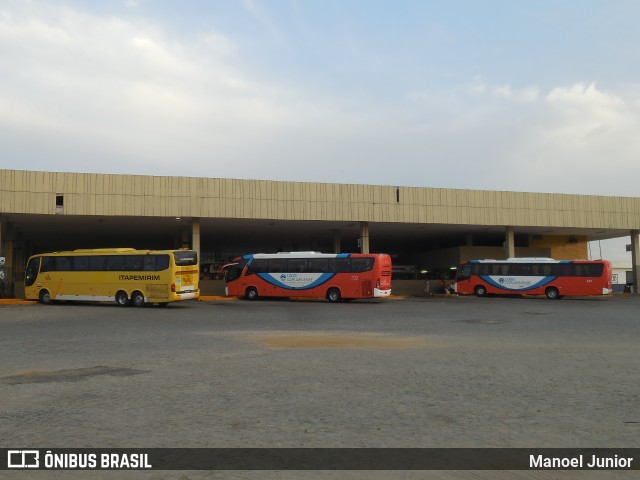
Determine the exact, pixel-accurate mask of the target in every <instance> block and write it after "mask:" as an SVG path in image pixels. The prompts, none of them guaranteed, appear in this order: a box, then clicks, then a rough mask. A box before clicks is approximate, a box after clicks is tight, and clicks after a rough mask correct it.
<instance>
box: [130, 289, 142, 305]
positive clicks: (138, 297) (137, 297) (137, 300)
mask: <svg viewBox="0 0 640 480" xmlns="http://www.w3.org/2000/svg"><path fill="white" fill-rule="evenodd" d="M131 304H132V305H133V306H134V307H144V295H143V294H142V293H141V292H133V293H132V294H131Z"/></svg>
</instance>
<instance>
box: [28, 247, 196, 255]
mask: <svg viewBox="0 0 640 480" xmlns="http://www.w3.org/2000/svg"><path fill="white" fill-rule="evenodd" d="M189 250H190V249H188V248H175V249H171V250H147V249H145V250H136V249H135V248H78V249H76V250H65V251H60V252H43V253H37V254H34V255H33V256H34V257H35V256H38V255H80V254H87V253H89V254H91V253H94V254H96V255H104V254H110V253H119V254H138V255H148V254H151V253H172V252H179V251H189Z"/></svg>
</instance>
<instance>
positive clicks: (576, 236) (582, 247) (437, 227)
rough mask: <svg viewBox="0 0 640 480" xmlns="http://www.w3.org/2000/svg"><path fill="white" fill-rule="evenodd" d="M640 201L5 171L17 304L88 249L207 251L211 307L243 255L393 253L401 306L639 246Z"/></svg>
mask: <svg viewBox="0 0 640 480" xmlns="http://www.w3.org/2000/svg"><path fill="white" fill-rule="evenodd" d="M639 233H640V198H639V197H609V196H592V195H569V194H550V193H523V192H506V191H486V190H456V189H442V188H419V187H403V186H381V185H359V184H330V183H307V182H281V181H266V180H239V179H223V178H198V177H178V176H176V177H159V176H142V175H112V174H93V173H60V172H33V171H20V170H0V257H4V258H5V293H6V294H7V295H13V296H18V297H19V296H21V295H22V291H23V277H24V266H25V264H26V260H27V259H28V258H29V256H30V255H32V254H35V253H42V252H51V251H61V250H74V249H78V248H105V247H133V248H141V249H142V248H144V249H148V248H149V249H166V248H181V247H188V248H193V249H195V250H197V251H198V253H199V256H200V263H201V265H202V275H201V278H202V279H203V281H202V282H201V287H202V290H203V293H205V294H206V293H217V292H219V291H221V285H220V284H219V283H220V282H221V280H220V276H219V271H220V267H221V266H222V265H223V264H225V263H228V262H229V261H230V260H231V259H233V258H234V257H236V256H239V255H242V254H245V253H259V252H260V253H271V252H279V251H311V250H312V251H322V252H363V253H367V252H384V253H389V254H391V256H392V258H393V262H394V280H395V281H394V292H396V293H420V292H422V291H423V285H424V284H425V280H428V279H440V278H451V277H452V274H453V270H452V269H454V268H455V266H456V265H457V264H458V263H459V262H461V261H463V260H468V259H484V258H494V259H502V258H509V257H552V258H555V259H583V258H587V256H588V251H587V242H588V241H592V240H603V239H609V238H616V237H624V236H628V235H630V236H631V253H632V270H633V283H634V285H635V286H637V285H638V279H639V276H640V240H639Z"/></svg>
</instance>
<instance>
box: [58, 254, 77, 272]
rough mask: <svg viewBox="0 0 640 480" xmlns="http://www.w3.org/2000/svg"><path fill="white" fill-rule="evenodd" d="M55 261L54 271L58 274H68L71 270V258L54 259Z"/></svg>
mask: <svg viewBox="0 0 640 480" xmlns="http://www.w3.org/2000/svg"><path fill="white" fill-rule="evenodd" d="M54 258H55V260H56V268H55V270H56V271H58V272H70V271H71V270H72V269H73V266H72V264H71V257H54Z"/></svg>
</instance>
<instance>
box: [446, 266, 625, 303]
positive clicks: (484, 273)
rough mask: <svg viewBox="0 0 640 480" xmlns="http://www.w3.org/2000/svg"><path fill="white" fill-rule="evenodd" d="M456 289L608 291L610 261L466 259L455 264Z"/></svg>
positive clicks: (550, 293) (552, 295)
mask: <svg viewBox="0 0 640 480" xmlns="http://www.w3.org/2000/svg"><path fill="white" fill-rule="evenodd" d="M456 292H457V293H459V294H461V295H477V296H479V297H483V296H486V295H492V294H500V295H546V296H547V298H549V299H558V298H561V297H563V296H565V295H574V296H586V295H609V294H611V293H612V276H611V263H610V262H608V261H606V260H553V259H551V258H510V259H508V260H469V261H467V262H464V263H462V264H460V266H458V270H457V274H456Z"/></svg>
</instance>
